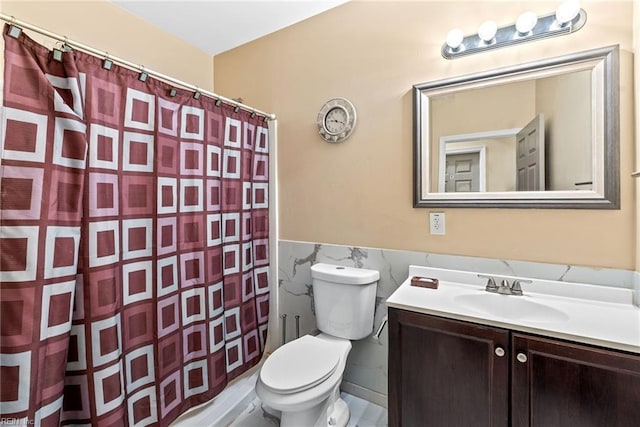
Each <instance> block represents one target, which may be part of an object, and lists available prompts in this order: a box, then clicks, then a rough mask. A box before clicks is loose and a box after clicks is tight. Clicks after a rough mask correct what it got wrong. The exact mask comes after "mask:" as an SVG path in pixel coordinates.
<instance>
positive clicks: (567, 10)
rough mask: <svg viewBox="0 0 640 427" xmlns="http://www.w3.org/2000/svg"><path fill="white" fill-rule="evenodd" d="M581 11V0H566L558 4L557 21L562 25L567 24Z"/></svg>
mask: <svg viewBox="0 0 640 427" xmlns="http://www.w3.org/2000/svg"><path fill="white" fill-rule="evenodd" d="M578 13H580V1H579V0H566V1H563V2H562V3H560V4H559V5H558V8H557V9H556V21H558V23H559V24H560V25H566V24H567V23H569V22H571V21H573V18H575V17H576V16H578Z"/></svg>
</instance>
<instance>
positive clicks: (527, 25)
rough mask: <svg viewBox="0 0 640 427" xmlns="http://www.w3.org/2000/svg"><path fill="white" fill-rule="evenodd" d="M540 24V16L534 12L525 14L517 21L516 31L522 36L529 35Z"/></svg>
mask: <svg viewBox="0 0 640 427" xmlns="http://www.w3.org/2000/svg"><path fill="white" fill-rule="evenodd" d="M537 23H538V15H536V14H535V13H533V12H524V13H523V14H522V15H520V16H518V19H517V20H516V30H518V33H520V34H528V33H529V32H530V31H531V30H533V27H535V26H536V24H537Z"/></svg>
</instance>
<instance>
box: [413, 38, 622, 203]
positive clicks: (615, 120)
mask: <svg viewBox="0 0 640 427" xmlns="http://www.w3.org/2000/svg"><path fill="white" fill-rule="evenodd" d="M593 61H598V73H597V74H598V75H597V77H594V78H593V79H592V85H593V84H594V81H595V84H597V85H599V86H601V89H600V88H598V90H601V92H602V94H601V95H602V96H601V102H600V103H601V105H598V106H593V110H594V113H593V114H598V115H601V116H599V117H594V118H596V120H597V121H598V122H599V123H600V124H601V125H599V128H598V131H599V133H600V132H601V133H603V135H594V136H593V138H594V140H595V138H599V139H600V140H601V141H602V143H603V147H602V148H601V149H600V150H599V151H600V152H601V157H602V158H598V159H597V161H598V162H599V163H598V164H600V165H601V168H602V170H601V171H600V173H601V175H602V176H601V181H602V182H601V185H600V190H599V191H598V192H592V194H586V195H585V193H584V192H580V193H577V192H575V193H574V192H570V191H532V192H520V193H519V192H506V193H505V192H495V193H491V192H487V193H470V192H467V193H434V192H430V180H431V176H430V174H431V172H430V168H431V165H430V164H429V162H430V154H429V147H430V144H431V143H434V142H433V141H429V138H430V137H429V129H430V124H429V123H423V120H422V118H423V115H425V113H426V112H428V108H429V102H430V101H429V94H430V93H436V92H437V93H443V92H446V91H447V90H449V89H450V90H451V91H455V90H459V89H461V88H462V87H463V86H465V85H466V86H469V85H473V86H474V87H485V86H490V85H492V84H496V83H499V82H500V81H501V79H503V80H504V79H509V78H514V77H515V78H517V76H520V75H524V74H527V73H536V72H545V71H546V70H551V69H554V68H555V69H562V68H563V67H568V66H573V65H576V64H580V63H585V62H593ZM619 73H620V71H619V47H618V46H617V45H616V46H609V47H603V48H598V49H593V50H589V51H585V52H579V53H574V54H570V55H565V56H560V57H556V58H551V59H544V60H540V61H535V62H530V63H525V64H520V65H515V66H510V67H504V68H499V69H496V70H491V71H487V72H481V73H475V74H469V75H464V76H460V77H454V78H449V79H444V80H438V81H434V82H428V83H421V84H416V85H414V86H413V141H414V152H413V157H414V169H413V183H414V184H413V185H414V204H413V206H414V207H416V208H451V207H464V208H536V209H540V208H543V209H546V208H555V209H620V112H619V108H620V83H619V80H620V76H619ZM593 102H596V101H595V100H594V101H593ZM436 143H437V142H436ZM594 155H595V154H594ZM596 172H597V171H595V170H594V171H592V174H596Z"/></svg>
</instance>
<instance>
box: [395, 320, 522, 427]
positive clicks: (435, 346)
mask: <svg viewBox="0 0 640 427" xmlns="http://www.w3.org/2000/svg"><path fill="white" fill-rule="evenodd" d="M498 349H501V350H498ZM496 351H497V352H498V353H499V354H502V357H499V356H497V355H496ZM508 354H509V331H508V330H506V329H498V328H492V327H487V326H482V325H476V324H472V323H465V322H458V321H455V320H449V319H443V318H440V317H435V316H428V315H424V314H420V313H413V312H410V311H404V310H396V309H392V308H390V309H389V402H388V404H389V426H405V427H414V426H416V427H418V426H420V427H422V426H436V427H444V426H450V427H464V426H469V427H481V426H496V427H501V426H508V423H509V404H508V403H509V357H508Z"/></svg>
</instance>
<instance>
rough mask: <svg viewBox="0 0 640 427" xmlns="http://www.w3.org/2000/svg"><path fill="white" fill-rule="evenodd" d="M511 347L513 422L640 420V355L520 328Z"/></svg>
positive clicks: (580, 424)
mask: <svg viewBox="0 0 640 427" xmlns="http://www.w3.org/2000/svg"><path fill="white" fill-rule="evenodd" d="M512 348H513V357H512V364H513V366H512V382H513V389H512V420H513V426H514V427H520V426H531V427H550V426H562V427H572V426H576V427H605V426H606V427H623V426H625V427H637V426H639V425H640V356H638V355H631V354H626V353H620V352H614V351H609V350H604V349H599V348H595V347H590V346H586V345H580V344H573V343H566V342H562V341H556V340H552V339H545V338H538V337H532V336H528V335H523V334H517V333H514V334H513V344H512ZM525 358H526V359H525Z"/></svg>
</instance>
